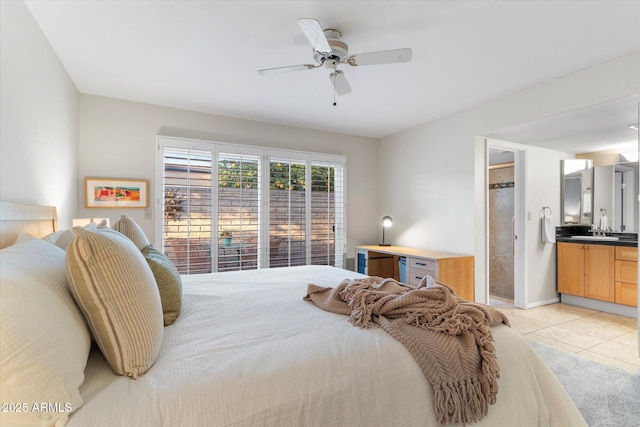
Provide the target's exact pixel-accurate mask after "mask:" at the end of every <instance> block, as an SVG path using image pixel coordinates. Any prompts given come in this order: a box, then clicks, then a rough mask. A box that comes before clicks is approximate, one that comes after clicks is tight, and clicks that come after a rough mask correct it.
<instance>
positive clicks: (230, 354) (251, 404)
mask: <svg viewBox="0 0 640 427" xmlns="http://www.w3.org/2000/svg"><path fill="white" fill-rule="evenodd" d="M7 206H8V205H7V204H2V205H1V206H0V208H2V211H1V212H2V213H3V214H2V221H0V222H1V223H3V224H4V225H2V224H0V234H2V235H3V236H4V240H3V241H4V242H12V241H13V240H15V238H16V237H17V236H18V234H19V233H20V232H21V231H25V230H26V231H28V232H30V233H31V234H32V235H35V236H36V237H40V236H42V235H45V234H47V233H50V232H51V231H53V230H52V229H50V230H43V229H42V227H41V226H38V227H36V228H33V227H27V228H25V222H24V221H22V220H16V218H11V219H12V221H11V222H10V221H9V218H8V216H9V214H8V213H7V212H11V216H15V215H19V216H24V215H25V212H26V211H25V210H23V209H17V208H16V207H15V206H12V207H11V209H8V208H7ZM27 211H28V209H27ZM49 212H51V211H49ZM36 216H37V217H38V218H37V219H33V218H32V219H30V220H27V222H29V221H34V220H37V221H38V222H39V223H40V224H42V222H43V221H44V223H45V224H50V226H51V227H55V210H53V212H52V213H51V218H49V219H46V218H45V219H43V218H41V216H42V215H41V214H38V215H36ZM45 216H46V215H45ZM27 217H29V215H27ZM45 228H46V227H45ZM18 240H20V239H18ZM5 244H6V243H5ZM23 244H24V243H23ZM30 244H31V245H34V246H38V247H41V246H42V244H40V243H39V242H38V243H35V242H34V243H30ZM18 245H19V244H18ZM12 247H18V248H19V246H17V245H12V246H9V248H12ZM45 249H46V248H45ZM4 251H6V250H3V251H1V252H0V253H2V252H4ZM56 253H58V252H56ZM2 269H3V270H6V267H5V265H2ZM5 273H6V271H3V285H2V286H3V288H4V287H5V276H6V274H5ZM358 277H362V276H361V275H359V274H358V273H355V272H351V271H347V270H342V269H337V268H334V267H327V266H303V267H289V268H274V269H265V270H253V271H242V272H226V273H211V274H201V275H192V276H182V307H181V311H180V314H179V316H178V317H177V319H176V320H175V322H174V323H173V324H172V325H170V326H166V327H164V328H163V331H162V340H161V343H160V344H159V350H158V354H157V358H156V359H155V362H154V363H153V364H152V366H151V367H150V368H149V369H148V371H147V372H146V373H144V374H141V375H140V376H139V377H138V378H137V379H135V380H134V379H132V378H129V377H127V376H123V375H116V374H115V373H114V371H113V369H112V367H111V366H110V364H109V363H107V361H106V360H105V356H104V355H103V353H102V352H101V351H100V349H99V348H98V347H97V346H96V345H95V343H94V344H93V345H90V344H88V343H87V342H86V338H84V339H82V340H80V341H82V343H81V345H80V347H82V348H85V347H86V346H87V345H90V349H88V358H87V360H86V367H84V368H83V372H82V376H81V378H79V379H77V378H76V381H75V383H74V384H75V385H74V384H72V385H71V387H77V389H78V393H79V396H78V397H76V400H75V401H74V402H60V405H58V406H55V405H54V407H53V408H51V405H49V406H50V407H49V408H48V409H52V410H51V411H49V412H51V413H49V414H47V416H46V417H44V415H42V414H36V415H38V417H39V418H38V420H39V422H41V423H42V425H65V424H66V425H67V426H71V427H75V426H133V425H135V426H178V425H181V426H227V425H228V426H247V425H266V426H334V425H335V426H337V425H340V426H346V425H349V426H351V425H367V426H393V425H398V426H436V425H439V424H438V422H437V421H436V418H435V416H434V413H433V410H432V400H433V397H432V390H431V387H430V385H429V383H428V382H427V381H426V380H425V377H424V375H423V374H422V372H421V370H420V368H419V367H418V365H417V364H416V362H415V361H414V359H413V358H412V356H411V355H410V354H409V352H408V351H407V350H406V349H405V347H403V346H402V345H401V344H400V343H399V342H398V341H396V340H395V339H394V338H392V337H391V336H390V335H389V334H387V333H386V332H384V331H383V330H381V329H362V328H357V327H354V326H353V325H352V324H350V323H349V322H348V321H347V317H346V316H344V315H341V314H335V313H331V312H328V311H324V310H321V309H319V308H318V307H316V306H314V305H313V304H311V303H309V302H308V301H303V297H304V296H305V294H306V292H307V285H308V284H310V283H313V284H317V285H321V286H330V287H334V286H336V285H337V284H338V283H340V282H341V281H342V280H344V279H349V278H358ZM6 283H11V282H10V281H9V280H7V281H6ZM3 291H4V290H3ZM3 298H5V294H4V293H3ZM0 314H2V313H0ZM3 322H4V318H3ZM492 333H493V338H494V340H495V348H496V353H497V358H498V363H499V366H500V378H499V380H498V384H499V392H498V395H497V402H496V403H495V404H494V405H491V406H490V407H489V411H488V414H487V415H486V416H485V417H484V418H483V419H482V420H481V421H480V422H478V423H475V424H474V425H482V426H492V427H495V426H532V427H533V426H536V427H538V426H581V425H586V423H585V422H584V420H583V418H582V417H581V415H580V414H579V412H578V410H577V409H576V407H575V405H574V404H573V402H572V401H571V399H570V398H569V397H568V395H567V394H566V392H565V391H564V390H563V388H562V386H561V385H560V383H559V382H558V380H557V379H556V378H555V376H554V375H553V373H552V372H551V370H550V369H549V368H548V367H547V366H546V365H545V364H544V362H543V361H542V360H541V359H540V358H539V357H538V356H537V354H536V353H535V352H534V351H533V350H532V348H531V347H530V346H529V345H528V344H527V343H526V341H525V340H524V339H523V338H522V337H521V336H520V335H519V334H518V333H516V332H514V331H513V330H511V329H510V328H509V327H507V326H505V325H500V326H496V327H494V328H492ZM67 335H68V333H67ZM3 345H4V347H3V349H2V351H3V352H5V351H7V349H6V345H5V344H4V343H3ZM83 346H84V347H83ZM30 372H32V371H30ZM2 382H6V378H4V377H3V378H2ZM5 385H6V384H3V386H5ZM4 390H5V391H6V390H7V389H6V388H4ZM5 395H6V393H5ZM4 398H5V396H3V409H6V411H3V417H5V418H4V419H3V423H4V422H5V421H7V420H10V419H16V420H27V418H28V417H27V416H28V415H33V414H32V413H31V412H32V410H33V403H34V402H31V401H30V402H6V401H5V400H4ZM46 399H47V397H46V396H43V397H41V398H40V399H39V401H45V400H46ZM70 399H72V398H70ZM78 399H79V400H78ZM35 400H38V399H35ZM72 400H73V399H72ZM6 403H14V404H20V403H26V406H23V407H19V406H15V407H12V408H9V407H6V408H5V404H6ZM16 408H18V409H26V411H25V412H28V414H21V415H22V416H23V418H20V415H19V414H15V411H16ZM9 409H11V410H12V411H13V412H12V413H9V414H7V413H6V412H8V410H9ZM7 415H8V416H9V417H11V416H14V417H15V418H7V417H6V416H7ZM48 423H49V424H48ZM56 423H57V424H56ZM3 425H4V424H3ZM7 425H10V424H7Z"/></svg>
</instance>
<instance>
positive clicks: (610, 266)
mask: <svg viewBox="0 0 640 427" xmlns="http://www.w3.org/2000/svg"><path fill="white" fill-rule="evenodd" d="M585 255H586V256H585V292H584V293H585V295H584V296H585V297H587V298H593V299H599V300H602V301H609V302H614V300H615V282H614V280H615V273H614V266H615V247H613V246H606V245H585Z"/></svg>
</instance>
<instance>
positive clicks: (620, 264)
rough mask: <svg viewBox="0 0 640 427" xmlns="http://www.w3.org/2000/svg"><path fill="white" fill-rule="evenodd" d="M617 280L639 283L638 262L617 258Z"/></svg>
mask: <svg viewBox="0 0 640 427" xmlns="http://www.w3.org/2000/svg"><path fill="white" fill-rule="evenodd" d="M615 274H616V282H626V283H633V284H636V285H637V284H638V263H637V262H632V261H620V260H619V259H617V260H616V273H615Z"/></svg>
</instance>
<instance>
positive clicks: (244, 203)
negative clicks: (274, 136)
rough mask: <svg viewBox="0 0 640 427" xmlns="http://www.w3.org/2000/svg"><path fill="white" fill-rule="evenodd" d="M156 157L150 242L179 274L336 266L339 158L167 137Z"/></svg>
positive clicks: (340, 240)
mask: <svg viewBox="0 0 640 427" xmlns="http://www.w3.org/2000/svg"><path fill="white" fill-rule="evenodd" d="M158 152H159V156H158V159H159V160H158V180H157V182H158V189H157V191H158V194H162V195H164V198H159V200H158V205H157V207H158V208H159V211H161V212H162V213H163V215H162V221H159V224H158V227H157V231H156V241H158V242H159V241H162V248H163V249H164V252H165V254H166V255H167V256H168V257H169V258H170V259H171V260H172V261H173V262H174V263H175V264H176V266H177V267H178V270H179V271H180V273H182V274H194V273H206V272H211V271H235V270H247V269H256V268H263V267H284V266H294V265H308V264H321V265H334V266H337V267H342V266H343V262H344V255H345V253H344V252H345V239H344V233H345V228H344V196H343V194H344V193H343V189H344V178H343V177H344V169H345V161H344V157H342V156H330V155H319V154H315V153H302V152H294V151H283V150H271V149H264V148H257V147H247V146H240V145H229V144H220V143H214V142H203V141H191V140H184V139H176V138H168V137H158ZM213 230H215V232H213Z"/></svg>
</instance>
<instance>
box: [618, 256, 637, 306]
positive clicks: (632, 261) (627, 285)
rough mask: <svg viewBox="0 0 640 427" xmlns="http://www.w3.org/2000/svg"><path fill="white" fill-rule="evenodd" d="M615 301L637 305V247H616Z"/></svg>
mask: <svg viewBox="0 0 640 427" xmlns="http://www.w3.org/2000/svg"><path fill="white" fill-rule="evenodd" d="M615 263H616V268H615V271H616V272H615V278H616V284H615V288H616V290H615V302H616V303H618V304H624V305H630V306H633V307H637V306H638V248H634V247H625V246H618V247H616V261H615Z"/></svg>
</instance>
